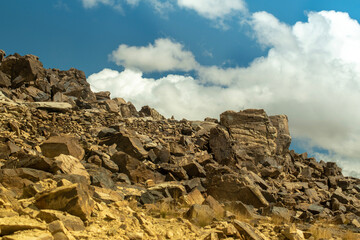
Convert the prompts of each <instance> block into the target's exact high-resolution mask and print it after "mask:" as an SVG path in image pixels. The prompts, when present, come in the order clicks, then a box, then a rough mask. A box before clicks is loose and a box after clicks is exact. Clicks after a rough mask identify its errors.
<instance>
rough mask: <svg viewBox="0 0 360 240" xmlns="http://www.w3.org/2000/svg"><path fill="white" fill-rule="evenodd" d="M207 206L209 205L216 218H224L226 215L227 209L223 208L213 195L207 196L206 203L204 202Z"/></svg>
mask: <svg viewBox="0 0 360 240" xmlns="http://www.w3.org/2000/svg"><path fill="white" fill-rule="evenodd" d="M204 204H205V205H208V206H209V207H210V208H211V209H212V210H213V211H214V213H215V217H216V218H220V219H221V218H222V217H224V215H225V209H224V208H223V206H222V205H221V204H220V203H219V202H218V201H217V200H216V199H215V198H213V197H212V196H211V195H209V196H207V197H206V199H205V201H204Z"/></svg>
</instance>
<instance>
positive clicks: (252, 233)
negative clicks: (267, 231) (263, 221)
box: [233, 220, 268, 240]
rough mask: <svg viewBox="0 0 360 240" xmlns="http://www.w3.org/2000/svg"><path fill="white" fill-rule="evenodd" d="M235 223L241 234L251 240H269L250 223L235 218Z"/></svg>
mask: <svg viewBox="0 0 360 240" xmlns="http://www.w3.org/2000/svg"><path fill="white" fill-rule="evenodd" d="M233 224H234V226H235V228H236V229H237V230H238V231H239V233H240V235H241V236H243V237H244V238H245V239H249V240H268V238H267V237H265V236H264V235H263V234H262V233H261V232H260V231H259V230H257V229H255V228H253V227H252V226H251V225H250V224H248V223H245V222H240V221H238V220H234V221H233Z"/></svg>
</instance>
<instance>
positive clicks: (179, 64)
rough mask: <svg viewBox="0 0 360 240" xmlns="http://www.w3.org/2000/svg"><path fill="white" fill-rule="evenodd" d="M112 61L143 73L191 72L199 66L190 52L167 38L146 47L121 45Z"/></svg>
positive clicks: (111, 56) (113, 55)
mask: <svg viewBox="0 0 360 240" xmlns="http://www.w3.org/2000/svg"><path fill="white" fill-rule="evenodd" d="M110 59H111V60H113V61H114V62H115V63H116V64H117V65H120V66H124V67H125V68H130V69H137V70H140V71H143V72H155V71H159V72H161V71H173V70H181V71H190V70H193V69H195V68H196V67H197V66H198V63H197V62H196V60H195V57H194V55H193V54H192V53H191V52H190V51H187V50H185V49H184V46H183V45H182V44H180V43H177V42H174V41H172V40H170V39H167V38H160V39H157V40H155V43H154V44H149V45H148V46H145V47H133V46H128V45H126V44H121V45H120V46H119V47H118V49H116V50H115V51H113V52H112V54H111V55H110Z"/></svg>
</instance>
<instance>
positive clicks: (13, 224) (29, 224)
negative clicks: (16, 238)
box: [0, 217, 47, 235]
mask: <svg viewBox="0 0 360 240" xmlns="http://www.w3.org/2000/svg"><path fill="white" fill-rule="evenodd" d="M0 229H1V232H0V235H9V234H12V233H14V232H17V231H23V230H29V229H39V230H46V229H47V226H46V224H44V223H41V222H39V221H37V220H34V219H29V218H25V217H5V218H0Z"/></svg>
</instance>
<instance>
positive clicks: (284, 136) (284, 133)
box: [269, 115, 291, 155]
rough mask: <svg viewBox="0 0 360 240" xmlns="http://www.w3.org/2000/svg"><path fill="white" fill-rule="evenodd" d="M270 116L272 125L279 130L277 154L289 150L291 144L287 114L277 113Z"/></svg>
mask: <svg viewBox="0 0 360 240" xmlns="http://www.w3.org/2000/svg"><path fill="white" fill-rule="evenodd" d="M269 118H270V121H271V123H272V125H273V126H274V127H275V128H276V130H277V137H276V139H275V144H276V154H279V155H281V154H284V153H286V152H288V151H289V147H290V144H291V136H290V131H289V124H288V117H287V116H286V115H275V116H270V117H269Z"/></svg>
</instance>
